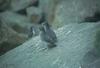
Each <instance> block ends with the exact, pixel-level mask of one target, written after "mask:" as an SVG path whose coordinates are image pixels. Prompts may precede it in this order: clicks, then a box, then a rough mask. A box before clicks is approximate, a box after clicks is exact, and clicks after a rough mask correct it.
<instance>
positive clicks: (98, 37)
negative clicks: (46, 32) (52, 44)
mask: <svg viewBox="0 0 100 68" xmlns="http://www.w3.org/2000/svg"><path fill="white" fill-rule="evenodd" d="M42 12H44V13H45V14H46V19H47V21H48V22H49V24H50V25H52V28H53V29H54V30H55V31H56V33H57V34H58V37H60V36H61V39H60V40H63V38H64V37H65V36H62V35H64V34H65V35H66V34H67V32H66V30H67V31H68V32H70V30H71V29H72V30H73V32H74V31H75V32H77V31H78V30H79V35H78V33H77V34H75V33H71V36H74V35H75V36H76V37H78V36H79V40H80V39H82V38H83V37H85V35H86V36H87V37H88V36H89V35H88V32H90V33H89V34H90V36H89V38H91V37H95V38H91V39H89V40H88V39H87V38H86V39H83V40H82V41H85V40H87V41H85V42H84V43H87V44H84V45H86V46H88V45H92V43H93V45H92V46H94V47H95V49H93V50H90V51H86V52H84V49H83V52H84V53H83V52H82V54H84V55H82V57H81V59H82V58H83V60H87V58H90V57H88V55H86V54H87V53H88V52H89V54H90V53H93V52H96V53H93V55H95V56H97V54H98V53H99V51H100V28H99V26H100V24H98V23H100V22H99V21H100V0H0V56H1V57H0V58H2V56H3V55H4V54H5V53H7V52H8V54H9V55H11V54H10V53H9V51H10V50H12V49H14V48H16V47H18V46H20V45H21V46H22V48H23V47H24V44H25V45H27V46H28V45H29V46H30V47H31V45H30V44H31V43H27V42H28V41H29V40H31V42H33V43H32V45H34V46H35V45H36V44H35V42H36V41H38V40H39V39H37V38H36V37H35V36H38V35H39V29H38V25H37V23H38V22H39V21H40V20H41V19H42ZM88 23H89V24H88ZM90 23H91V24H90ZM76 24H77V25H76ZM83 24H85V25H83ZM74 25H75V26H74ZM93 25H94V26H93ZM65 26H66V27H65ZM83 26H84V27H83ZM85 26H86V27H85ZM31 27H34V28H35V30H36V32H37V33H36V34H32V31H31V29H30V28H31ZM67 27H68V28H67ZM74 27H75V30H74ZM77 27H78V28H77ZM93 27H95V28H94V29H93ZM59 28H60V29H62V30H61V32H60V30H59ZM63 28H64V29H63ZM85 28H86V29H87V30H88V29H89V28H90V31H89V30H88V31H86V33H87V34H84V33H83V34H80V31H82V32H84V29H85ZM68 29H69V30H68ZM92 30H93V31H94V32H95V33H94V34H93V31H92ZM57 31H58V32H57ZM63 32H64V33H63ZM61 33H62V34H61ZM92 34H93V35H92ZM81 35H82V36H83V37H82V38H80V36H81ZM31 38H33V39H36V40H32V39H31ZM68 38H69V41H70V38H71V37H65V38H64V39H66V40H67V39H68ZM71 40H72V41H73V39H71ZM82 41H78V40H74V43H75V42H76V43H75V45H77V46H78V45H80V44H81V43H83V42H82ZM91 41H92V43H91V44H90V42H91ZM62 43H63V41H62ZM71 43H72V44H73V42H71V41H70V45H72V44H71ZM22 44H23V45H22ZM39 44H40V43H39ZM59 45H60V42H59ZM65 45H68V43H65ZM65 45H63V46H65ZM81 45H83V44H81ZM68 47H69V46H68ZM19 48H20V47H19ZM33 48H34V47H33ZM81 48H82V47H81V46H79V49H81ZM86 48H87V49H88V47H86ZM24 49H27V50H28V49H29V48H24ZM89 49H92V48H91V47H90V48H89ZM16 50H21V48H20V49H16ZM16 50H15V51H16ZM33 50H34V49H33ZM37 50H38V49H37ZM85 50H86V49H85ZM12 51H13V50H12ZM15 51H14V52H15ZM56 51H57V50H56ZM75 51H76V52H77V51H78V50H77V49H76V50H75ZM91 51H92V52H91ZM20 52H21V54H22V52H23V51H20ZM64 52H65V51H64ZM73 52H74V51H73ZM43 53H44V52H43ZM51 53H52V52H50V53H49V54H51ZM55 53H56V52H55ZM8 54H7V55H8ZM21 54H19V55H21ZM24 54H25V55H26V52H25V53H24ZM52 54H53V53H52ZM75 54H76V53H75ZM79 54H80V53H79ZM9 55H8V56H9ZM17 55H18V54H17ZM30 55H31V53H30ZM32 55H33V54H32ZM39 55H40V54H39ZM62 55H64V54H62ZM68 55H70V54H68ZM77 55H78V54H77ZM4 56H5V55H4ZM83 56H85V57H87V58H84V57H83ZM10 57H11V56H10ZM42 57H43V56H42ZM79 57H80V56H79ZM97 57H98V56H97ZM35 58H36V56H35ZM54 58H55V57H54ZM91 58H92V59H93V58H94V56H92V57H91ZM33 59H34V58H33ZM40 59H41V58H40ZM67 59H68V58H67ZM70 59H71V58H70ZM81 59H80V60H81ZM0 60H1V59H0ZM44 60H45V59H44ZM73 60H74V59H73ZM94 60H95V59H94ZM94 60H93V62H94ZM2 61H3V60H2ZM5 61H6V60H5ZM22 61H23V60H22ZM37 61H38V60H36V62H37ZM69 61H70V60H69ZM12 62H15V61H12ZM18 62H20V61H18ZM51 62H52V61H51ZM90 62H91V60H89V62H88V63H86V62H84V65H83V68H88V67H89V68H91V65H92V63H90ZM99 62H100V61H96V62H95V63H94V64H96V63H99ZM2 63H3V62H2ZM23 63H24V62H23ZM82 63H83V62H82ZM44 64H45V63H44ZM59 64H60V61H59ZM69 64H70V63H69ZM87 64H89V65H87ZM34 65H35V64H34ZM40 65H41V64H40ZM48 65H49V63H48ZM73 65H74V63H73ZM55 66H56V65H55ZM65 66H66V65H65ZM84 66H85V67H84ZM32 67H33V66H32ZM8 68H10V67H8ZM18 68H23V67H18ZM37 68H40V67H37ZM44 68H47V67H44ZM51 68H56V67H51ZM62 68H64V67H62ZM69 68H75V67H69ZM76 68H77V67H76ZM96 68H97V67H96Z"/></svg>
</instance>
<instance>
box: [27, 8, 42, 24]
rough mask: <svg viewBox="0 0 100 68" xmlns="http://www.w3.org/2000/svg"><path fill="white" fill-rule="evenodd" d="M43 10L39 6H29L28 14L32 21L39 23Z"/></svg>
mask: <svg viewBox="0 0 100 68" xmlns="http://www.w3.org/2000/svg"><path fill="white" fill-rule="evenodd" d="M41 15H42V11H41V9H39V8H37V7H33V6H32V7H29V8H27V16H28V18H29V20H31V22H32V23H34V24H37V23H38V22H39V21H40V19H41Z"/></svg>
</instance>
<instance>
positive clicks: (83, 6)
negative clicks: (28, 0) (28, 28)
mask: <svg viewBox="0 0 100 68" xmlns="http://www.w3.org/2000/svg"><path fill="white" fill-rule="evenodd" d="M99 2H100V1H99V0H95V1H94V0H84V1H83V0H63V1H62V2H60V3H59V4H58V6H57V7H56V10H55V18H54V24H53V26H54V27H56V28H58V27H61V26H63V25H65V24H70V23H78V22H81V21H83V20H84V18H86V17H91V16H93V15H94V13H95V12H96V11H100V8H99V7H100V4H99Z"/></svg>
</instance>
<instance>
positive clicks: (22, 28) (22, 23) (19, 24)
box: [1, 11, 32, 34]
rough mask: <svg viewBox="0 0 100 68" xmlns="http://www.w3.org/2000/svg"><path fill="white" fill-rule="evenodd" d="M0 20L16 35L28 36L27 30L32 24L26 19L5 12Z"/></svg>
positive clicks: (10, 12)
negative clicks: (16, 33)
mask: <svg viewBox="0 0 100 68" xmlns="http://www.w3.org/2000/svg"><path fill="white" fill-rule="evenodd" d="M1 19H2V21H3V22H5V23H6V24H7V25H9V26H10V27H12V28H13V29H14V30H15V31H16V32H18V33H24V34H28V31H29V28H30V27H31V26H32V23H31V22H30V20H29V19H28V17H26V16H23V15H20V14H17V13H14V12H12V11H6V12H4V13H2V14H1Z"/></svg>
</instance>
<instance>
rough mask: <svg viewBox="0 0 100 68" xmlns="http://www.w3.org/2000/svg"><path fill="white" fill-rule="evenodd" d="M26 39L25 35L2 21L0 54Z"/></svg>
mask: <svg viewBox="0 0 100 68" xmlns="http://www.w3.org/2000/svg"><path fill="white" fill-rule="evenodd" d="M27 39H28V37H27V36H25V35H21V34H19V33H17V32H15V31H14V30H13V29H12V28H10V27H9V26H7V25H6V24H5V23H2V25H1V27H0V55H2V54H4V53H6V52H7V51H9V50H11V49H13V48H15V47H17V46H19V45H21V44H22V43H24V42H25V41H26V40H27Z"/></svg>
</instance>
